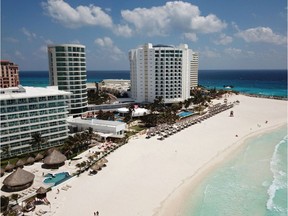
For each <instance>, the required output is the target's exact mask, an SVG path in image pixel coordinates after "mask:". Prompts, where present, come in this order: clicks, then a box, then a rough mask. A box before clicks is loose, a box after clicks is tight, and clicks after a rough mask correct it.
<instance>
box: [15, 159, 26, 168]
mask: <svg viewBox="0 0 288 216" xmlns="http://www.w3.org/2000/svg"><path fill="white" fill-rule="evenodd" d="M15 165H16V167H22V168H23V166H24V161H23V160H22V159H19V160H18V161H17V163H16V164H15Z"/></svg>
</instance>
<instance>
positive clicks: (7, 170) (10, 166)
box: [5, 162, 15, 172]
mask: <svg viewBox="0 0 288 216" xmlns="http://www.w3.org/2000/svg"><path fill="white" fill-rule="evenodd" d="M14 168H15V165H13V164H11V163H10V162H8V164H7V165H6V167H5V171H6V172H11V171H12V170H13V169H14Z"/></svg>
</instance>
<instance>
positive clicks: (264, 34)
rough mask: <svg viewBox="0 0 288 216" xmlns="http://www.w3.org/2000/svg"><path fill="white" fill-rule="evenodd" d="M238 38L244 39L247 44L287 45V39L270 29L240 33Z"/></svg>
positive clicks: (263, 28) (252, 29)
mask: <svg viewBox="0 0 288 216" xmlns="http://www.w3.org/2000/svg"><path fill="white" fill-rule="evenodd" d="M236 36H238V37H240V38H242V39H244V40H245V41H246V42H265V43H273V44H278V45H281V44H286V43H287V37H285V36H282V35H278V34H275V33H274V32H273V31H272V29H271V28H269V27H256V28H250V29H246V30H244V31H240V32H238V33H237V34H236Z"/></svg>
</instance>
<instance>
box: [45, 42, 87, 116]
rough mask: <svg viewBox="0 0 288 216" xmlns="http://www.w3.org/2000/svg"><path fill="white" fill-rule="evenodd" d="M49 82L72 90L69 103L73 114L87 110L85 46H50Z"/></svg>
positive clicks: (63, 88) (62, 88) (66, 89)
mask: <svg viewBox="0 0 288 216" xmlns="http://www.w3.org/2000/svg"><path fill="white" fill-rule="evenodd" d="M48 59H49V83H50V85H53V86H58V87H59V90H64V91H68V92H72V93H73V94H72V95H71V98H70V100H69V103H68V110H69V113H70V114H71V115H77V114H81V113H83V112H85V111H87V105H88V98H87V86H86V82H87V73H86V56H85V46H83V45H79V44H60V45H49V46H48Z"/></svg>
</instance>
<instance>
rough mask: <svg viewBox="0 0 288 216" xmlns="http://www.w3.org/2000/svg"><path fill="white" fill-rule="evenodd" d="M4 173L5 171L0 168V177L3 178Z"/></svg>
mask: <svg viewBox="0 0 288 216" xmlns="http://www.w3.org/2000/svg"><path fill="white" fill-rule="evenodd" d="M4 173H5V169H3V168H2V167H1V168H0V174H1V176H3V175H4Z"/></svg>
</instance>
